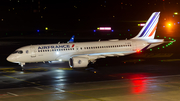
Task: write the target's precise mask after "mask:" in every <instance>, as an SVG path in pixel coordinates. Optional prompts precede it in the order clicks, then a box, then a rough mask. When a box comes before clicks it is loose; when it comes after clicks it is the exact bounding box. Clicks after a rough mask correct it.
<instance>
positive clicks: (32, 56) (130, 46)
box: [7, 40, 148, 63]
mask: <svg viewBox="0 0 180 101" xmlns="http://www.w3.org/2000/svg"><path fill="white" fill-rule="evenodd" d="M147 45H148V43H147V42H146V41H133V40H115V41H97V42H79V43H62V44H44V45H29V46H24V47H21V48H19V49H17V51H19V50H21V51H22V53H20V54H19V53H14V54H11V55H10V56H9V57H8V58H7V60H8V61H11V62H15V63H30V62H45V61H69V59H70V57H74V56H76V55H86V54H92V53H97V54H99V53H110V52H122V53H123V54H124V55H127V54H131V53H135V52H136V50H137V49H138V50H141V49H142V48H144V47H146V46H147Z"/></svg>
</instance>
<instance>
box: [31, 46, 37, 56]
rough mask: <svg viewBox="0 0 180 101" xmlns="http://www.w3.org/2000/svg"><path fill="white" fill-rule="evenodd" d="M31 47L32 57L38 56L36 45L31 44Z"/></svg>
mask: <svg viewBox="0 0 180 101" xmlns="http://www.w3.org/2000/svg"><path fill="white" fill-rule="evenodd" d="M30 49H31V58H34V57H36V50H35V47H34V46H31V47H30Z"/></svg>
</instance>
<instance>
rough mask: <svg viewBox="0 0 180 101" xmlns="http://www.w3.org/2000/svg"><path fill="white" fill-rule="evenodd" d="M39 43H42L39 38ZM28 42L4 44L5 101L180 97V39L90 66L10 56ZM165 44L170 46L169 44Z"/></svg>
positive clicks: (0, 77)
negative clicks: (11, 58)
mask: <svg viewBox="0 0 180 101" xmlns="http://www.w3.org/2000/svg"><path fill="white" fill-rule="evenodd" d="M34 43H36V42H34ZM26 44H28V43H23V42H21V41H19V42H15V43H11V44H9V43H8V42H7V43H5V44H2V45H1V47H2V48H1V54H0V57H1V58H0V60H1V64H0V101H24V100H26V101H33V100H34V101H118V100H121V101H139V100H142V101H178V100H179V99H180V96H179V93H180V66H179V65H180V58H179V55H180V54H179V49H178V48H176V47H178V41H177V42H175V43H173V45H169V46H168V47H166V44H164V45H161V46H159V47H160V48H161V49H158V47H156V48H153V50H151V51H150V50H147V51H145V52H142V53H138V54H134V55H129V56H125V57H109V58H106V59H98V60H97V62H96V63H95V64H94V65H91V66H89V68H88V69H71V68H69V65H68V62H63V63H57V64H51V63H45V64H44V63H32V64H26V65H25V70H24V71H21V67H20V66H19V65H18V64H13V63H9V62H7V61H6V57H7V56H8V55H9V54H10V53H11V52H13V51H14V50H15V49H16V48H19V47H21V46H23V45H26ZM163 46H165V48H163Z"/></svg>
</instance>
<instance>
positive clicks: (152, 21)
mask: <svg viewBox="0 0 180 101" xmlns="http://www.w3.org/2000/svg"><path fill="white" fill-rule="evenodd" d="M159 16H160V12H154V13H153V14H152V15H151V17H150V18H149V20H148V21H147V22H146V24H145V26H144V27H143V28H142V29H141V31H140V32H139V34H138V35H137V36H135V37H134V38H132V39H154V36H155V33H156V28H157V24H158V21H159Z"/></svg>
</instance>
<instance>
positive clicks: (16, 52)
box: [13, 50, 23, 54]
mask: <svg viewBox="0 0 180 101" xmlns="http://www.w3.org/2000/svg"><path fill="white" fill-rule="evenodd" d="M22 53H23V51H22V50H16V51H15V52H13V54H22Z"/></svg>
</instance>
